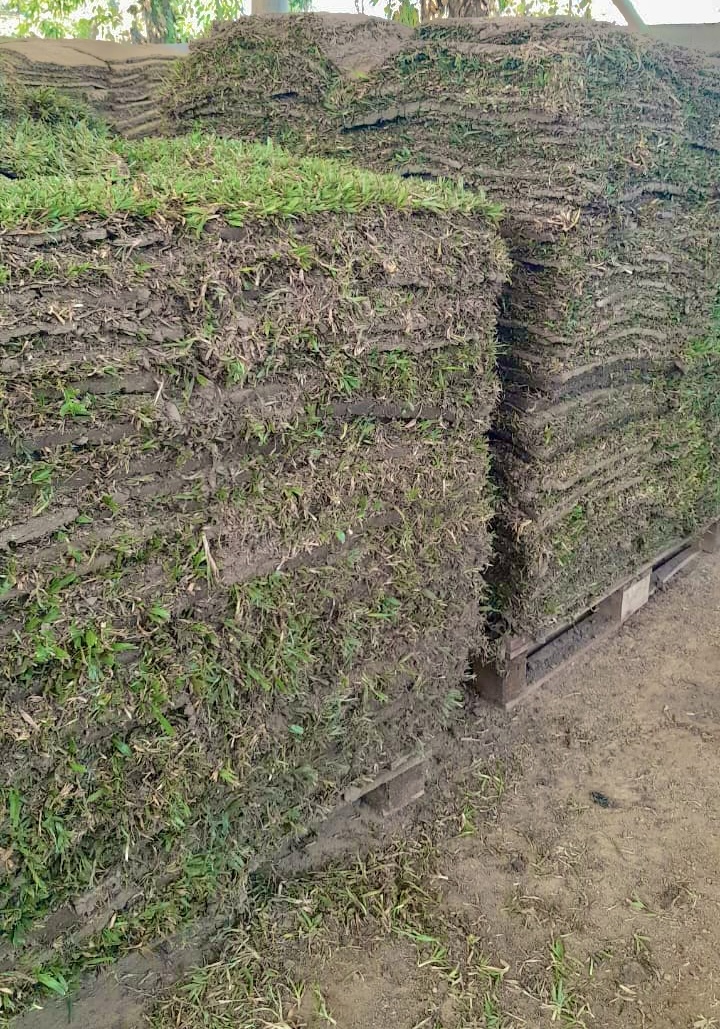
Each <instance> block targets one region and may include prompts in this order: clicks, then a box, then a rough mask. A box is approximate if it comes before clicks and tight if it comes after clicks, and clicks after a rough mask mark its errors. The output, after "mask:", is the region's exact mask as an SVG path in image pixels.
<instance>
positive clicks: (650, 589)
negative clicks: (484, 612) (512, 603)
mask: <svg viewBox="0 0 720 1029" xmlns="http://www.w3.org/2000/svg"><path fill="white" fill-rule="evenodd" d="M718 551H720V522H717V521H716V522H712V523H711V524H710V525H709V526H707V528H705V530H704V531H703V532H702V534H701V535H699V536H698V537H697V538H695V539H688V540H685V541H684V542H683V543H682V544H680V545H679V546H673V547H671V548H670V549H669V550H668V551H666V552H665V553H663V554H658V555H657V556H656V558H655V559H654V560H653V561H651V562H648V563H647V564H646V565H644V566H642V567H640V568H638V569H636V570H635V571H634V572H633V574H632V575H631V576H630V577H629V578H628V579H626V580H625V581H623V582H622V583H620V584H615V585H614V586H613V587H612V588H611V589H610V590H608V591H607V592H606V593H605V594H603V595H599V596H596V597H595V598H594V599H593V602H592V603H591V604H590V605H589V607H588V608H587V609H586V610H585V611H583V612H581V613H579V614H578V615H576V617H575V618H574V619H573V621H572V622H569V623H567V624H565V625H561V626H558V627H553V628H552V629H551V630H549V631H548V632H547V633H546V634H545V635H541V636H539V637H536V638H535V639H531V638H528V637H527V636H521V635H513V634H510V633H506V634H505V635H504V637H503V639H502V641H501V643H500V644H499V646H501V647H502V651H501V652H500V653H498V649H499V647H498V644H496V647H495V651H494V654H493V657H492V658H491V659H490V660H488V659H487V657H484V656H482V655H475V656H474V658H473V661H472V675H473V678H474V682H475V686H476V688H477V690H478V692H479V693H480V695H481V696H483V697H484V698H485V699H486V700H488V701H490V702H491V703H494V704H499V705H500V706H501V707H504V708H506V709H512V708H513V707H515V706H516V705H517V704H518V703H520V702H521V701H525V700H527V699H528V698H529V697H531V696H533V695H535V694H537V693H538V691H539V690H541V689H542V688H543V687H545V686H547V685H548V684H550V683H551V682H553V680H555V679H556V678H557V677H558V676H559V675H561V674H562V673H563V672H565V671H566V670H567V668H568V667H569V666H570V665H572V664H573V663H574V662H576V661H578V660H579V659H580V658H582V657H584V656H586V655H587V654H588V652H589V651H590V650H592V649H594V648H596V647H598V646H600V645H601V644H603V643H604V642H606V641H607V640H609V639H610V638H612V637H613V636H614V635H615V634H616V633H618V632H619V631H620V629H621V628H622V627H623V625H624V624H625V623H626V622H627V621H628V619H630V618H632V617H633V615H635V614H637V612H638V611H640V610H641V609H642V608H643V607H644V606H645V605H646V604H647V603H648V602H649V601H650V599H651V598H652V597H653V596H654V595H655V594H656V593H657V592H658V591H660V590H664V589H666V588H667V587H668V586H669V585H670V584H671V583H672V582H673V581H674V579H675V578H676V577H677V576H678V575H680V574H681V573H682V572H686V571H687V570H688V569H689V568H691V567H692V566H693V565H694V564H695V563H696V561H697V560H698V558H700V557H701V556H702V555H703V554H707V553H710V554H715V553H718Z"/></svg>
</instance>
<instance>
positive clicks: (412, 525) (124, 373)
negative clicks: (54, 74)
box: [0, 134, 505, 1011]
mask: <svg viewBox="0 0 720 1029" xmlns="http://www.w3.org/2000/svg"><path fill="white" fill-rule="evenodd" d="M21 135H22V134H21ZM23 138H24V136H23ZM63 139H64V141H65V143H67V136H63ZM106 147H110V144H109V143H108V140H107V138H106V137H104V136H99V137H98V141H97V150H98V161H99V167H100V168H101V169H105V168H107V170H101V171H100V172H98V173H96V174H94V175H80V176H76V177H75V178H74V179H73V180H69V179H68V178H67V177H63V176H58V175H55V176H50V175H45V176H34V177H30V178H27V177H26V178H23V177H22V175H21V174H20V171H19V169H20V159H19V157H18V156H16V163H15V168H16V173H18V174H19V177H18V178H17V179H16V180H13V181H12V182H10V183H9V184H8V185H7V186H6V187H5V188H4V189H3V193H2V199H1V201H0V203H2V207H3V217H2V221H3V225H4V229H5V231H4V232H3V234H2V236H0V266H1V268H2V274H3V277H4V280H5V286H6V288H5V289H4V291H3V295H2V300H1V301H0V348H1V352H2V357H1V358H0V375H2V398H3V399H2V409H3V438H2V441H1V442H0V461H1V462H2V467H3V470H4V482H3V487H2V493H1V495H0V565H1V567H0V575H1V576H2V577H1V578H0V583H1V584H2V588H1V592H2V599H1V600H0V636H1V638H2V658H1V659H0V698H1V705H2V716H1V718H0V753H1V754H2V766H3V773H2V787H1V789H0V796H1V798H2V799H1V803H0V814H1V818H0V854H1V855H2V861H3V878H2V881H1V882H0V926H1V928H2V936H3V940H4V942H3V944H2V946H1V947H0V969H2V972H3V976H4V978H3V985H4V987H6V989H5V992H4V993H3V995H2V996H3V1000H2V1003H3V1004H4V1005H5V1008H6V1009H7V1010H8V1011H11V1010H13V1009H14V1008H19V1007H22V1005H23V1004H26V1003H27V1002H28V1001H29V1000H31V999H32V997H33V995H34V994H33V991H34V990H35V988H36V987H37V986H38V985H42V984H43V982H45V984H46V985H47V981H48V977H49V976H52V975H55V974H56V970H62V975H63V976H64V977H65V979H68V981H69V977H70V976H71V974H72V973H75V972H77V971H78V970H81V969H83V968H86V967H88V966H94V965H96V964H98V963H102V962H105V961H106V960H112V959H114V958H116V957H118V956H120V955H122V954H123V953H126V952H127V951H128V950H130V949H131V948H134V947H137V946H139V945H141V944H142V943H143V942H144V941H151V940H156V939H158V938H161V937H162V936H163V935H164V934H168V933H171V932H175V931H176V930H177V929H178V927H179V926H181V925H182V924H184V923H186V922H187V921H189V920H191V919H196V918H199V917H205V918H212V917H213V916H216V915H217V914H218V912H219V911H220V912H221V913H226V914H227V916H228V917H230V916H231V914H232V912H233V910H237V909H238V908H239V907H241V906H242V904H243V903H244V896H245V894H244V882H245V878H246V876H247V874H248V871H249V870H251V869H252V868H253V867H255V866H256V865H257V864H258V863H261V862H265V861H267V860H269V859H270V858H271V857H272V855H273V854H274V853H276V852H277V851H278V850H279V849H281V848H283V847H285V846H287V845H288V844H290V843H293V842H297V841H299V840H302V839H304V838H306V837H307V835H308V834H309V833H311V832H312V831H313V829H314V827H315V826H316V825H317V824H318V823H319V822H321V821H322V819H323V818H324V817H325V816H326V815H327V813H328V812H329V811H331V810H333V809H334V808H335V807H336V806H337V805H342V804H344V803H346V802H347V801H348V800H352V799H353V798H355V797H361V796H365V795H366V794H367V793H368V786H370V785H373V784H375V785H376V787H377V789H378V790H379V791H380V792H379V793H375V795H374V796H372V797H369V798H368V799H369V800H370V801H372V802H374V803H375V805H376V807H377V808H378V810H379V811H380V812H383V811H389V810H392V808H393V807H394V806H396V805H397V803H398V798H399V797H400V792H398V790H399V786H398V784H397V783H395V785H393V784H392V783H393V780H394V778H397V777H398V776H400V775H405V779H404V780H403V782H402V783H400V784H399V785H400V786H404V787H407V789H406V793H407V794H408V796H409V794H410V793H412V792H413V791H414V792H415V793H417V792H418V789H419V787H418V786H417V785H415V786H413V783H414V782H416V779H417V773H413V774H406V773H410V772H412V771H413V768H414V767H415V766H414V764H413V760H412V756H413V755H414V754H415V752H416V749H417V747H418V746H423V745H428V744H430V743H431V741H432V739H433V737H434V736H435V735H436V734H437V733H439V732H442V730H443V727H444V726H446V725H447V724H448V720H449V719H451V718H452V716H453V712H456V711H457V710H459V709H460V707H461V705H462V697H461V694H460V693H459V691H458V684H459V682H460V680H461V678H462V674H463V671H464V665H465V661H466V655H467V649H468V642H469V641H474V642H475V644H476V645H477V646H482V641H483V636H484V627H483V625H482V622H481V618H480V614H479V611H480V607H479V605H480V603H481V601H482V598H483V596H484V592H485V588H484V569H485V567H486V565H487V562H488V559H489V551H490V544H489V533H488V522H489V519H490V517H491V514H492V498H491V492H490V489H489V487H488V481H487V473H488V448H487V441H486V433H487V428H488V424H489V419H490V415H491V410H492V408H493V405H494V402H495V396H496V379H495V358H494V338H495V317H496V300H497V294H498V291H499V288H500V283H501V280H502V278H503V276H504V274H505V256H504V250H503V247H502V245H501V243H500V241H499V238H498V235H497V231H496V228H495V225H494V223H493V221H492V220H491V219H489V218H488V217H486V216H485V215H484V213H483V204H482V202H481V201H480V200H479V199H478V198H477V197H474V196H472V195H469V194H465V193H464V192H463V191H462V190H458V189H454V188H449V187H448V188H439V189H438V188H434V187H427V186H424V185H423V184H414V185H413V184H411V185H410V186H408V185H406V184H404V183H403V182H402V181H400V180H397V179H390V178H382V177H378V176H374V175H372V174H369V173H360V172H354V171H352V170H350V169H345V168H343V167H341V166H339V165H332V164H329V163H327V162H323V161H318V160H314V161H305V162H302V161H297V160H296V159H294V158H290V157H288V156H286V155H284V154H283V153H281V152H279V151H277V150H276V149H273V148H271V147H251V148H244V147H242V146H240V145H238V144H236V143H232V142H226V143H222V142H214V141H212V140H209V139H205V138H203V137H201V136H194V137H192V138H188V139H181V140H176V141H168V142H155V143H149V142H148V143H144V144H137V143H135V144H130V143H125V144H122V145H120V144H118V149H117V152H116V155H115V156H116V158H117V160H118V162H119V163H120V165H121V166H122V170H121V171H118V165H117V164H113V163H112V162H111V161H110V160H109V155H110V154H111V153H112V151H111V149H109V150H108V151H107V152H106V151H105V148H106ZM63 155H64V152H63V154H61V155H60V156H61V158H62V160H63V162H64V160H65V156H63ZM48 223H51V224H50V225H49V224H48ZM418 259H419V260H418ZM400 758H402V759H403V760H404V762H405V763H404V764H399V765H398V760H399V759H400ZM408 762H409V763H408ZM386 766H388V768H389V772H388V773H386V774H385V775H384V776H381V778H380V779H379V780H377V777H378V773H379V772H382V770H383V768H385V767H386ZM395 772H397V776H395V775H394V773H395ZM376 780H377V782H376ZM408 790H409V793H408ZM403 796H404V794H403Z"/></svg>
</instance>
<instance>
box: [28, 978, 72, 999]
mask: <svg viewBox="0 0 720 1029" xmlns="http://www.w3.org/2000/svg"><path fill="white" fill-rule="evenodd" d="M35 979H36V981H37V983H38V984H39V985H40V986H44V987H45V988H46V989H47V990H50V991H51V992H52V993H55V994H57V996H58V997H66V996H67V992H68V990H69V988H70V987H69V985H68V981H67V979H66V978H65V976H64V975H61V974H60V973H59V972H56V973H55V975H50V973H49V972H36V973H35Z"/></svg>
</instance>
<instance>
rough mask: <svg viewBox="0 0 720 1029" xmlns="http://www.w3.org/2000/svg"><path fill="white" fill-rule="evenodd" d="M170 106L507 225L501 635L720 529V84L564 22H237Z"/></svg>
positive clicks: (574, 607)
mask: <svg viewBox="0 0 720 1029" xmlns="http://www.w3.org/2000/svg"><path fill="white" fill-rule="evenodd" d="M379 40H383V42H382V43H381V42H379ZM384 46H385V48H386V49H385V52H384V53H383V47H384ZM300 52H302V53H303V55H304V57H303V58H301V59H299V58H298V56H297V55H298V54H299V53H300ZM166 97H167V105H168V107H169V109H170V116H171V118H173V119H174V121H175V124H177V125H179V126H181V127H185V126H187V125H190V124H195V123H196V122H199V123H201V124H203V125H209V126H212V127H213V128H215V129H216V130H217V131H220V132H222V133H224V134H227V135H234V136H240V137H242V138H264V135H266V134H267V133H268V132H271V133H273V134H275V135H277V136H278V138H282V139H284V140H286V141H287V142H288V144H289V145H292V146H293V148H295V149H296V150H299V151H300V152H308V151H312V152H325V153H330V152H332V153H334V154H342V155H343V156H345V157H346V158H348V159H350V160H352V161H354V162H356V163H358V164H363V165H366V166H368V167H371V168H374V169H383V170H388V169H391V170H394V171H397V172H399V173H400V174H402V175H404V176H406V177H413V176H420V177H423V178H436V177H438V176H449V177H452V178H461V179H462V180H463V181H464V182H465V183H467V184H469V185H471V186H473V187H482V188H483V189H485V190H486V191H487V194H488V196H489V197H490V198H491V199H492V200H493V201H497V202H499V203H501V204H502V205H503V207H504V214H503V223H502V224H503V233H504V235H505V237H506V239H507V240H508V242H509V244H510V247H511V251H512V257H513V259H514V268H513V273H512V279H511V282H510V284H509V286H508V288H507V290H506V293H505V298H504V305H503V312H502V315H501V322H500V327H501V351H500V365H501V376H502V379H503V382H504V392H503V396H502V400H501V404H500V407H499V410H498V414H497V417H496V419H495V426H494V428H495V437H496V439H497V441H498V442H497V446H496V447H495V451H494V457H495V468H496V472H497V475H498V479H499V482H500V485H501V496H502V498H503V508H502V510H501V512H500V515H499V517H498V519H497V523H496V530H497V542H496V551H497V554H498V560H497V563H496V572H495V574H494V576H493V579H494V587H495V601H494V603H495V607H496V609H497V612H498V615H499V616H500V617H499V621H498V628H499V629H503V628H506V627H510V628H511V629H512V630H514V631H515V632H520V633H529V634H530V635H536V634H540V635H541V634H542V633H544V632H547V631H548V630H549V629H551V628H552V627H553V626H556V625H558V624H559V623H561V622H563V621H564V620H566V619H569V618H572V617H573V616H575V615H577V614H579V613H581V612H582V611H583V610H584V609H586V607H587V605H588V604H589V603H590V602H591V601H592V599H593V597H596V596H598V595H601V594H602V593H603V592H604V590H606V589H607V588H609V587H610V586H611V585H612V584H613V583H615V582H616V581H617V580H619V579H622V578H625V577H627V576H629V575H631V574H632V573H633V570H634V569H636V568H637V567H639V566H640V565H641V564H643V563H644V562H645V561H646V560H648V559H649V558H652V557H653V556H655V555H656V554H658V553H659V552H661V551H663V550H665V549H666V548H668V547H671V546H672V545H673V544H675V543H677V542H679V541H680V540H682V539H683V538H685V537H687V536H688V535H691V534H693V533H695V532H697V531H698V530H699V529H700V527H701V526H702V525H704V524H705V523H706V522H707V521H708V520H709V519H711V518H713V517H714V516H716V515H717V513H718V510H719V509H720V479H719V477H718V472H717V468H718V461H717V455H718V448H717V441H718V424H719V423H718V406H717V399H716V398H717V394H718V385H719V384H720V383H719V382H718V373H719V371H720V365H719V362H718V327H717V326H718V315H717V310H718V308H717V304H718V283H719V282H720V273H719V269H718V265H719V263H720V262H719V248H718V244H717V240H718V238H719V233H718V230H719V229H720V215H719V210H720V209H719V206H718V183H717V173H716V168H717V160H718V147H719V146H720V140H719V139H718V135H717V125H718V113H719V111H720V76H719V75H718V69H717V65H715V64H712V63H708V62H707V61H706V59H705V58H704V57H702V56H701V55H700V54H694V53H692V52H691V51H683V50H680V49H673V48H670V47H665V46H663V45H660V44H657V43H655V42H652V41H650V40H647V39H644V38H640V37H635V36H632V35H630V34H628V33H627V32H624V31H621V30H618V29H615V28H613V27H612V26H608V25H600V24H588V23H585V22H581V21H568V20H561V19H537V20H532V19H502V20H499V21H477V22H473V21H462V22H457V23H452V22H447V21H443V22H437V23H433V24H428V25H426V26H423V27H421V28H420V30H419V31H418V32H412V31H409V30H402V29H399V28H398V27H397V26H392V27H387V28H383V26H382V25H381V24H379V23H378V22H373V21H372V20H365V21H363V20H362V19H351V20H350V21H346V22H339V21H338V20H337V19H334V18H328V19H325V18H323V17H321V16H318V15H313V16H308V17H306V18H298V19H292V20H290V21H288V20H286V21H282V20H280V19H272V18H269V19H250V20H248V19H243V20H241V21H239V22H237V23H234V24H227V25H224V26H220V27H218V29H217V31H216V34H215V35H214V36H213V37H212V38H210V39H208V40H206V41H202V42H200V43H198V44H197V45H196V46H195V47H193V48H192V50H191V55H190V57H189V58H188V59H187V60H186V61H184V62H182V63H181V64H179V65H178V66H177V68H176V70H175V74H174V76H173V78H172V82H171V84H170V85H169V86H168V89H167V91H166ZM268 126H269V128H268Z"/></svg>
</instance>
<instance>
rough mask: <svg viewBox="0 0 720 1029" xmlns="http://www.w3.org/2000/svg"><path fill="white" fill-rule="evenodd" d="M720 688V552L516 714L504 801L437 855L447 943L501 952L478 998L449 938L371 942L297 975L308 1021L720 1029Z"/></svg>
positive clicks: (435, 917)
mask: <svg viewBox="0 0 720 1029" xmlns="http://www.w3.org/2000/svg"><path fill="white" fill-rule="evenodd" d="M719 686H720V556H714V557H707V558H704V559H703V561H702V563H701V564H699V565H698V566H696V567H695V569H694V570H692V571H691V572H689V573H688V574H687V575H686V576H685V578H684V579H683V581H681V582H679V583H676V584H675V585H674V586H673V587H672V588H671V589H669V590H668V591H667V592H666V593H664V594H662V595H660V596H657V597H655V598H654V599H653V601H652V602H651V603H650V604H649V606H648V607H646V608H645V609H644V610H643V611H641V612H640V613H639V614H638V615H637V616H636V617H635V618H634V619H633V620H632V622H631V623H630V624H628V625H627V627H626V628H625V630H624V631H623V632H622V634H621V635H620V636H618V637H617V638H616V639H614V640H612V641H611V642H610V643H609V644H608V645H607V646H606V647H605V648H604V649H603V650H602V652H598V653H596V654H593V655H591V656H590V657H589V658H586V659H585V660H584V661H583V662H582V663H581V665H580V666H579V667H576V668H574V669H573V670H571V671H570V672H569V673H568V674H567V675H566V676H565V677H564V678H563V679H562V681H560V682H557V683H556V684H554V685H553V686H552V687H551V688H549V689H547V690H546V691H545V692H544V693H543V694H542V696H540V697H538V698H537V699H535V700H533V701H532V703H531V704H529V705H528V706H526V707H524V708H522V709H521V710H519V711H517V712H515V713H513V714H512V716H503V717H504V718H505V719H506V720H507V721H508V722H509V723H510V724H508V725H506V730H507V732H508V733H509V734H510V735H511V737H512V741H513V743H512V746H511V747H510V749H509V751H508V757H506V758H504V759H503V762H502V765H498V766H497V767H498V768H500V767H502V768H503V773H502V774H503V781H502V789H501V791H500V792H501V793H502V796H498V798H497V804H496V805H494V806H493V809H492V812H491V814H490V817H488V818H486V819H485V821H484V822H483V824H481V825H479V827H478V828H477V830H476V831H475V832H474V833H472V834H469V835H464V836H459V837H458V836H456V837H455V838H449V839H447V840H445V841H444V842H443V843H441V844H440V846H439V848H438V850H437V852H436V855H435V857H436V861H435V863H434V871H433V878H434V880H435V884H436V886H437V894H436V895H435V898H434V900H433V904H434V905H435V910H434V912H433V913H432V916H431V917H432V921H433V924H434V925H435V926H438V925H440V926H443V927H444V932H445V933H446V939H443V933H442V932H438V933H436V934H435V935H434V936H433V938H434V939H435V938H439V939H440V940H441V943H446V942H448V940H454V941H455V942H457V939H458V937H459V936H460V935H462V934H463V933H464V934H465V936H466V940H467V936H468V931H474V933H475V935H476V937H477V941H478V942H477V944H476V950H477V953H478V954H479V953H482V955H483V957H482V959H479V958H474V959H471V960H468V954H467V948H465V951H464V954H463V955H462V956H461V958H460V961H459V965H460V973H459V974H460V975H461V977H462V978H463V980H464V984H463V986H462V989H461V990H458V989H454V988H453V976H452V974H450V975H448V969H450V973H452V966H453V964H454V963H455V961H454V958H453V960H451V961H449V962H445V967H444V968H441V967H440V965H441V964H442V962H441V961H439V960H438V959H437V955H436V959H435V960H434V961H433V956H432V945H427V947H426V951H425V957H424V958H423V954H422V950H421V951H420V952H419V953H418V948H417V946H416V944H417V940H415V941H414V942H413V943H411V942H410V941H409V940H408V939H406V938H403V936H402V930H401V931H400V932H399V933H398V932H391V933H389V934H387V935H384V934H382V933H380V934H377V935H376V936H375V938H374V939H373V940H368V939H367V935H366V934H360V935H358V937H357V938H356V939H353V938H352V937H351V938H349V939H347V940H345V941H344V942H343V943H342V945H340V946H338V947H336V948H334V947H333V948H329V949H328V951H327V952H326V953H324V954H323V956H322V957H321V958H318V959H310V960H308V962H306V963H304V965H301V967H299V968H298V969H297V974H298V976H299V977H301V978H303V979H304V980H306V981H310V980H313V981H314V982H315V986H314V989H313V995H314V997H315V1001H314V1004H313V1005H311V1007H313V1008H314V1013H313V1011H309V1012H308V1022H309V1024H310V1025H311V1026H321V1025H327V1024H336V1025H337V1026H338V1027H341V1029H382V1027H388V1029H390V1027H391V1026H392V1027H393V1029H420V1027H426V1026H427V1027H429V1029H435V1027H437V1026H442V1027H443V1029H445V1027H450V1026H463V1027H469V1026H488V1027H500V1026H515V1025H518V1026H541V1025H546V1024H551V1023H552V1022H553V1021H556V1022H558V1023H559V1024H565V1025H583V1024H588V1025H590V1024H594V1025H598V1026H602V1027H604V1029H614V1027H618V1029H620V1027H630V1026H638V1027H646V1026H647V1027H649V1026H656V1027H663V1029H665V1027H667V1029H669V1027H675V1026H678V1027H688V1029H690V1027H693V1029H705V1027H709V1026H716V1025H717V1026H720V962H718V953H719V952H720V910H719V902H720V838H719V835H718V822H719V819H720V796H719V792H718V783H719V782H720V748H719V747H718V741H719V740H720V690H719V689H718V687H719ZM499 729H500V726H499V725H493V726H492V727H490V728H489V729H488V733H489V735H491V736H492V737H497V733H498V730H499ZM487 746H488V745H487V743H486V742H483V733H482V731H480V732H479V733H478V749H479V751H482V752H483V759H484V762H485V764H486V767H487V763H488V761H492V756H491V755H488V754H487ZM428 935H429V936H430V935H433V934H432V933H428ZM428 947H429V949H428ZM449 951H452V943H450V944H449ZM428 955H429V956H428ZM473 964H475V966H476V967H477V969H478V970H479V971H478V973H477V974H478V976H479V977H481V976H482V975H484V980H483V982H484V985H483V986H482V988H481V989H479V990H476V991H475V993H474V1000H475V1003H474V1004H473V997H472V996H471V997H470V998H468V995H467V989H466V987H467V984H468V982H470V983H472V966H473ZM418 965H422V966H423V967H418ZM488 969H489V970H490V971H488ZM456 981H457V978H456ZM318 997H322V998H323V1001H324V1003H323V1004H319V1003H318V1001H317V998H318ZM458 997H459V999H460V1002H461V1005H462V1008H463V1010H462V1013H459V1012H458V1010H456V1009H457V1006H458ZM468 1000H469V1001H470V1003H469V1004H468ZM468 1006H469V1007H470V1008H473V1007H474V1015H473V1013H472V1011H470V1012H468V1010H467V1008H468ZM328 1017H330V1018H332V1019H334V1023H333V1022H331V1023H328Z"/></svg>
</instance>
